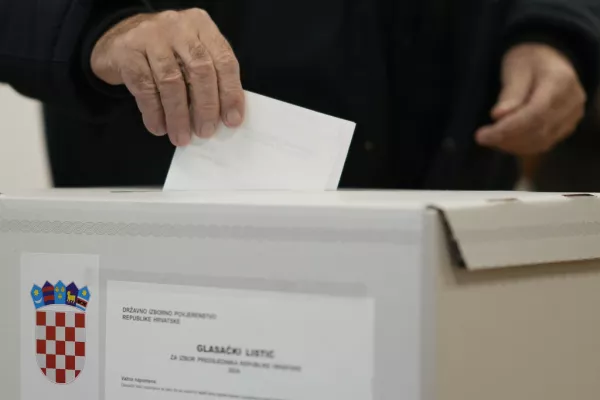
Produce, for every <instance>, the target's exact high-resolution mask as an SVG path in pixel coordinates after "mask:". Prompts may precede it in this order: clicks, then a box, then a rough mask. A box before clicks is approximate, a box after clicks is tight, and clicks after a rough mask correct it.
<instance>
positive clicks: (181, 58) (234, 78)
mask: <svg viewBox="0 0 600 400" xmlns="http://www.w3.org/2000/svg"><path fill="white" fill-rule="evenodd" d="M91 66H92V70H93V72H94V74H95V75H96V76H97V77H98V78H99V79H101V80H103V81H104V82H106V83H108V84H111V85H121V84H124V85H125V86H126V87H127V88H128V90H129V91H130V92H131V93H132V94H133V96H135V99H136V102H137V105H138V107H139V109H140V112H141V113H142V116H143V120H144V124H145V126H146V128H147V129H148V130H149V131H150V132H151V133H153V134H155V135H159V136H163V135H165V134H167V133H168V135H169V138H170V140H171V142H172V143H173V144H174V145H176V146H185V145H187V144H188V143H189V142H190V140H191V135H192V134H196V135H198V136H200V137H210V136H212V135H213V133H214V132H215V130H216V127H217V125H218V123H219V122H220V121H223V122H224V123H225V124H226V125H227V126H230V127H234V126H238V125H240V124H241V123H242V120H243V118H244V92H243V89H242V85H241V81H240V72H239V64H238V61H237V59H236V57H235V55H234V53H233V50H232V49H231V47H230V45H229V43H228V42H227V40H226V39H225V38H224V37H223V35H222V34H221V33H220V31H219V29H218V27H217V26H216V25H215V23H214V22H213V21H212V19H211V18H210V16H209V15H208V14H207V13H206V12H205V11H203V10H200V9H189V10H185V11H165V12H161V13H156V14H139V15H136V16H134V17H131V18H129V19H126V20H124V21H121V22H120V23H119V24H117V25H116V26H114V27H113V28H112V29H111V30H109V31H108V32H106V33H105V34H104V35H103V37H102V38H100V40H99V41H98V42H97V43H96V45H95V47H94V50H93V52H92V57H91Z"/></svg>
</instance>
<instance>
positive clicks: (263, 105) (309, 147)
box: [164, 92, 356, 191]
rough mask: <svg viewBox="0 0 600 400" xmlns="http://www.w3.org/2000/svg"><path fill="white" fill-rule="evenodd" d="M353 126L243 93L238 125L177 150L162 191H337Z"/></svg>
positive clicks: (223, 127) (329, 117)
mask: <svg viewBox="0 0 600 400" xmlns="http://www.w3.org/2000/svg"><path fill="white" fill-rule="evenodd" d="M355 126H356V125H355V124H354V123H353V122H349V121H345V120H342V119H339V118H334V117H331V116H328V115H324V114H321V113H317V112H314V111H311V110H307V109H305V108H301V107H297V106H294V105H291V104H287V103H284V102H281V101H278V100H274V99H270V98H268V97H264V96H261V95H258V94H255V93H250V92H246V118H245V121H244V123H243V125H242V126H240V127H238V128H236V129H230V128H227V127H226V126H225V125H224V124H220V125H219V128H218V129H217V132H216V134H215V135H214V136H213V137H212V138H210V139H201V138H198V137H195V138H194V139H193V141H192V143H191V144H190V145H188V146H186V147H181V148H178V149H177V151H176V152H175V155H174V157H173V161H172V164H171V167H170V170H169V173H168V176H167V180H166V183H165V185H164V190H165V191H182V190H285V191H294V190H303V191H324V190H337V188H338V184H339V181H340V176H341V174H342V170H343V167H344V163H345V161H346V157H347V155H348V150H349V148H350V142H351V141H352V136H353V134H354V129H355Z"/></svg>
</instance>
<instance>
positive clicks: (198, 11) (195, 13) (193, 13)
mask: <svg viewBox="0 0 600 400" xmlns="http://www.w3.org/2000/svg"><path fill="white" fill-rule="evenodd" d="M185 13H186V14H187V15H189V16H190V17H192V18H209V15H208V12H206V10H204V9H202V8H198V7H195V8H190V9H188V10H186V11H185Z"/></svg>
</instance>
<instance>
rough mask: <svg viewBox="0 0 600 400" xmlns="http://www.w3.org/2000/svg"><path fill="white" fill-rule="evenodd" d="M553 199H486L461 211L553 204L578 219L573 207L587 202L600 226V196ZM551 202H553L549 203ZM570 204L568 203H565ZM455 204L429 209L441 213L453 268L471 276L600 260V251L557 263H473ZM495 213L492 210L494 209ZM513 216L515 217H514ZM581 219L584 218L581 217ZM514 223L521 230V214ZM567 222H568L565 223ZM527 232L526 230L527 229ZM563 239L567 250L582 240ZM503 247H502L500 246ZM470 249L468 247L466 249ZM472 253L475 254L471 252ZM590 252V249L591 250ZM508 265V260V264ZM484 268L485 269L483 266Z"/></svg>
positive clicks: (559, 259)
mask: <svg viewBox="0 0 600 400" xmlns="http://www.w3.org/2000/svg"><path fill="white" fill-rule="evenodd" d="M546 195H548V193H546ZM552 195H553V198H549V197H544V198H540V200H535V199H533V201H532V199H531V198H529V199H528V198H519V196H518V194H517V195H516V197H503V198H493V197H490V198H489V199H483V201H478V202H477V203H472V204H469V203H465V204H464V206H463V207H459V208H458V210H461V211H468V210H469V209H471V208H473V210H475V209H477V210H479V211H481V209H482V206H483V207H484V208H485V207H487V206H490V207H493V206H496V205H498V206H508V207H514V206H517V207H519V204H521V205H523V206H531V205H535V204H540V205H542V204H553V207H555V210H557V211H558V212H560V213H562V214H563V217H564V216H565V215H566V216H567V218H568V216H569V215H570V213H573V214H572V215H574V216H575V215H577V213H574V209H573V208H572V207H573V204H574V203H573V202H586V204H588V205H589V204H593V207H594V210H593V211H594V212H593V213H592V214H590V221H591V222H595V223H596V224H598V223H600V218H599V215H600V212H599V211H598V210H599V209H600V195H598V194H592V193H571V194H568V193H562V194H561V193H555V194H552ZM548 200H551V201H550V202H549V203H548ZM565 200H567V201H565ZM452 206H455V205H452V203H449V204H448V207H446V206H445V205H444V204H443V203H441V204H430V205H428V206H427V209H429V210H432V211H434V212H436V213H437V215H438V218H439V219H440V222H441V225H442V227H443V231H444V234H445V236H446V242H447V245H448V251H449V252H450V254H449V256H450V259H451V261H452V263H453V265H455V266H458V267H460V268H463V269H466V270H468V271H471V272H477V271H485V270H498V269H507V268H519V267H520V268H523V267H529V266H536V265H541V264H565V263H574V262H585V261H591V260H597V259H600V250H599V251H591V253H590V254H587V255H584V254H568V255H567V254H565V255H561V256H560V257H555V258H553V259H548V260H546V259H542V260H539V261H536V260H533V259H531V257H524V258H523V259H520V260H518V259H514V260H511V261H510V262H504V263H500V262H495V261H482V260H481V257H479V262H477V261H473V260H472V258H471V256H472V255H473V254H472V253H469V251H471V252H472V245H470V244H469V243H467V244H465V243H463V240H464V238H462V239H461V237H462V236H464V235H462V233H461V231H460V229H461V228H460V226H458V227H457V226H456V225H455V222H456V221H455V222H454V223H453V217H452V216H451V213H452V211H453V208H452ZM490 209H491V208H490ZM511 214H512V213H511ZM579 216H581V215H579ZM510 217H511V219H512V218H513V217H514V219H515V223H514V227H516V228H518V226H519V222H518V221H519V220H518V219H517V218H518V213H515V214H514V215H511V216H510ZM573 221H574V222H575V223H581V221H578V220H577V219H575V218H574V219H573ZM563 222H564V221H563ZM560 225H561V224H560V223H558V224H555V225H554V227H555V228H557V227H558V228H560ZM524 228H525V226H524ZM596 236H600V235H598V234H596ZM559 239H560V240H561V241H564V243H565V244H564V245H563V246H562V247H563V248H566V247H568V246H567V244H566V243H567V242H568V241H569V240H571V242H572V241H574V240H578V239H577V237H575V236H570V234H569V233H568V232H565V234H564V236H560V237H559ZM498 245H500V244H498ZM465 246H466V247H465ZM518 247H519V246H518V245H517V247H516V248H518ZM468 249H471V250H468ZM588 249H589V247H588ZM592 253H593V254H592ZM505 261H506V260H505ZM480 264H481V265H480Z"/></svg>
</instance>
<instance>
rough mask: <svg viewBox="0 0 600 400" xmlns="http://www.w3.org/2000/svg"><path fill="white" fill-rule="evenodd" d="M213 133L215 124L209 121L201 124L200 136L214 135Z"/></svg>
mask: <svg viewBox="0 0 600 400" xmlns="http://www.w3.org/2000/svg"><path fill="white" fill-rule="evenodd" d="M214 133H215V124H213V123H211V122H207V123H206V124H204V125H202V130H201V131H200V137H202V138H209V137H211V136H212V135H214Z"/></svg>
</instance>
